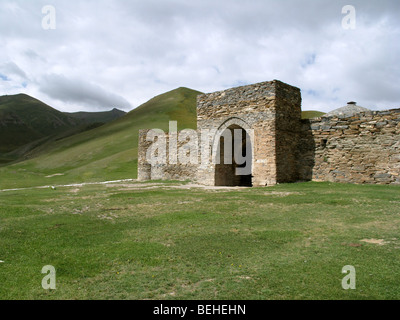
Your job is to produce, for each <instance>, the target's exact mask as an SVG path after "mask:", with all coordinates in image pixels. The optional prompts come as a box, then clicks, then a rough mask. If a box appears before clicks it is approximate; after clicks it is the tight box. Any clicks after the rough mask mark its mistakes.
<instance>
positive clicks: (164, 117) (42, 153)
mask: <svg viewBox="0 0 400 320" xmlns="http://www.w3.org/2000/svg"><path fill="white" fill-rule="evenodd" d="M198 94H201V92H199V91H195V90H191V89H188V88H182V87H181V88H178V89H175V90H172V91H170V92H167V93H164V94H162V95H159V96H156V97H154V98H153V99H151V100H149V101H148V102H146V103H145V104H143V105H141V106H140V107H138V108H136V109H134V110H133V111H131V112H129V113H127V114H126V115H125V116H123V117H121V118H119V119H117V120H115V121H113V122H110V123H108V124H105V125H103V126H101V127H98V128H95V129H93V130H89V131H85V132H82V133H79V134H76V135H73V136H70V137H67V138H64V139H61V140H57V141H49V142H47V143H44V144H41V145H40V146H38V147H36V148H35V149H33V150H31V151H30V152H28V153H27V156H29V157H31V159H29V160H27V161H24V162H21V163H16V164H12V165H8V166H6V167H3V168H0V177H1V179H0V188H10V187H21V186H22V187H23V186H27V185H29V186H35V185H43V184H58V183H72V182H83V181H85V182H90V181H104V180H114V179H123V178H135V177H136V174H137V172H136V171H137V169H136V168H137V145H138V133H139V129H145V128H149V129H151V128H159V129H163V130H165V131H167V130H168V124H169V121H170V120H176V121H178V129H185V128H196V98H197V95H198ZM49 176H52V177H50V178H46V177H49Z"/></svg>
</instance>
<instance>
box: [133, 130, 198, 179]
mask: <svg viewBox="0 0 400 320" xmlns="http://www.w3.org/2000/svg"><path fill="white" fill-rule="evenodd" d="M149 131H150V130H140V131H139V148H138V180H140V181H146V180H192V181H196V179H197V170H198V165H197V164H191V163H187V164H182V163H180V162H179V161H177V162H176V163H175V162H174V164H170V162H169V150H170V135H169V134H168V133H165V145H166V153H165V157H164V158H165V161H164V162H165V163H159V164H153V165H151V164H150V163H149V162H148V160H147V152H148V150H149V148H150V147H151V145H152V144H153V142H152V141H147V136H148V133H149ZM174 141H175V142H174V145H176V148H177V149H179V148H181V147H182V146H183V145H184V144H185V141H178V140H177V139H176V138H175V137H174Z"/></svg>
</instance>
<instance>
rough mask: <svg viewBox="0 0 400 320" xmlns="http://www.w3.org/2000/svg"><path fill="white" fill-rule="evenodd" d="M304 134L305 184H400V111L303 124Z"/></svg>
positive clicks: (301, 161)
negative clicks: (312, 181)
mask: <svg viewBox="0 0 400 320" xmlns="http://www.w3.org/2000/svg"><path fill="white" fill-rule="evenodd" d="M301 132H302V134H301V137H300V140H299V157H300V158H299V168H301V170H300V171H301V172H302V174H301V175H300V179H301V180H308V178H310V172H312V176H311V178H312V180H314V181H331V182H345V183H369V184H400V109H394V110H389V111H374V112H364V113H360V114H358V115H356V116H353V117H350V118H337V117H335V118H318V119H313V120H310V121H302V131H301ZM310 133H311V134H310Z"/></svg>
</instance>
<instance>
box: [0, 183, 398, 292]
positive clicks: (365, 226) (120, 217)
mask: <svg viewBox="0 0 400 320" xmlns="http://www.w3.org/2000/svg"><path fill="white" fill-rule="evenodd" d="M0 220H1V224H0V239H1V241H0V261H2V262H0V283H1V286H0V299H240V300H241V299H243V300H246V299H399V298H400V272H399V271H400V239H399V231H398V226H399V223H400V187H397V186H377V185H344V184H330V183H298V184H284V185H278V186H276V187H271V188H251V189H247V188H242V189H204V188H192V189H188V188H186V189H185V187H184V186H182V184H180V183H174V182H169V183H154V182H152V183H144V184H138V183H130V184H127V183H125V184H113V185H90V186H83V187H59V188H57V189H56V190H52V189H50V188H47V189H29V190H21V191H12V192H0ZM363 240H366V241H363ZM45 265H53V266H54V267H55V269H56V286H57V289H56V290H50V291H46V290H44V289H43V288H42V286H41V282H42V278H43V277H44V276H45V275H44V274H41V270H42V267H43V266H45ZM346 265H352V266H354V267H355V268H356V272H357V273H356V290H344V289H343V288H342V285H341V283H342V279H343V277H344V276H345V275H344V274H342V273H341V271H342V268H343V267H344V266H346Z"/></svg>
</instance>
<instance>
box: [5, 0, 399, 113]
mask: <svg viewBox="0 0 400 320" xmlns="http://www.w3.org/2000/svg"><path fill="white" fill-rule="evenodd" d="M46 4H48V1H45V0H38V1H25V0H13V1H11V0H2V1H1V3H0V7H2V8H0V32H1V34H2V46H3V47H4V50H2V51H1V52H0V61H14V62H15V63H16V64H17V65H18V66H19V67H20V69H21V70H23V71H24V72H25V73H26V74H27V75H28V76H29V78H31V79H33V80H32V82H30V83H29V89H30V90H31V91H30V93H32V94H35V90H36V92H37V93H39V94H43V93H46V95H47V96H48V97H50V98H53V99H57V100H60V99H61V100H62V101H68V102H69V103H70V104H71V106H72V105H74V108H76V107H78V106H85V107H88V108H89V107H91V106H93V105H99V106H102V107H103V106H104V107H105V106H107V107H109V106H108V105H109V103H110V102H111V101H113V100H116V101H120V102H118V103H125V105H126V101H127V100H128V101H130V102H132V106H137V105H139V104H140V103H143V102H145V101H146V100H148V99H149V98H151V97H153V96H155V95H157V94H160V93H162V92H164V91H167V90H170V89H174V88H176V87H178V86H186V87H191V88H193V89H197V90H200V91H204V92H211V91H215V90H220V89H225V88H228V87H230V86H235V85H237V84H243V83H254V82H258V81H267V80H272V79H280V80H282V81H285V82H287V83H290V84H293V85H296V86H298V87H300V88H301V89H303V106H304V108H305V109H321V110H322V111H329V110H331V109H332V108H335V107H338V106H342V104H343V103H345V102H346V100H347V99H354V100H357V101H360V102H362V101H365V102H364V104H363V105H364V106H366V107H379V108H380V107H382V106H383V105H387V103H388V101H389V102H390V103H392V104H394V105H399V104H400V103H398V101H400V87H399V86H400V81H399V80H400V79H399V78H400V71H399V68H398V67H396V66H397V65H398V63H397V60H398V56H400V45H399V44H398V39H399V37H400V22H399V19H398V17H399V16H400V1H398V0H381V1H376V0H352V1H351V4H352V5H353V6H354V7H355V8H356V10H357V28H356V30H353V31H346V30H343V29H342V26H341V20H342V18H343V15H342V12H341V9H342V7H343V6H344V5H348V4H349V2H348V1H347V0H335V1H331V0H301V1H300V0H284V1H281V0H250V1H245V0H202V1H190V0H162V1H161V0H147V1H143V0H131V1H123V0H113V1H108V0H96V1H95V0H84V1H80V0H77V1H73V2H71V1H66V0H53V1H52V5H54V7H55V8H56V11H57V29H56V30H53V31H44V30H41V28H40V19H41V18H42V15H41V7H42V6H43V5H46ZM3 8H5V10H1V9H3ZM3 44H4V45H3ZM27 48H29V49H27ZM55 75H58V76H55ZM100 84H101V87H102V88H104V89H105V90H102V89H101V88H99V87H98V86H99V85H100ZM63 87H65V88H64V90H63ZM2 93H4V90H3V91H2V89H1V88H0V94H2ZM312 93H314V94H312ZM315 93H318V94H315ZM69 95H71V96H69ZM110 97H112V98H110ZM121 97H124V98H125V99H124V98H121ZM124 100H125V101H124ZM49 103H51V101H49Z"/></svg>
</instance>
